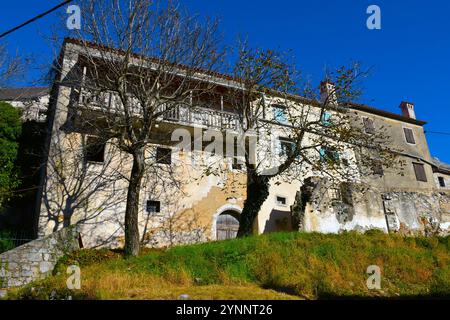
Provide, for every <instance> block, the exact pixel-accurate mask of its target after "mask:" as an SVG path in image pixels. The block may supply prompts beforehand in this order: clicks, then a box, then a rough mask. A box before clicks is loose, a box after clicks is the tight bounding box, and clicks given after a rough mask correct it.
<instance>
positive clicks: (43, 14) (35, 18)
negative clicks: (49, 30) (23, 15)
mask: <svg viewBox="0 0 450 320" xmlns="http://www.w3.org/2000/svg"><path fill="white" fill-rule="evenodd" d="M69 2H72V0H66V1H64V2H62V3H60V4H58V5H57V6H56V7H53V8H51V9H50V10H47V11H45V12H43V13H41V14H39V15H37V16H35V17H34V18H31V19H30V20H28V21H25V22H24V23H22V24H20V25H18V26H17V27H14V28H12V29H10V30H8V31H6V32H3V33H2V34H0V39H1V38H3V37H5V36H7V35H8V34H10V33H13V32H14V31H16V30H19V29H20V28H23V27H25V26H26V25H28V24H30V23H32V22H34V21H36V20H38V19H40V18H42V17H44V16H46V15H48V14H49V13H52V12H53V11H55V10H57V9H59V8H61V7H62V6H64V5H66V4H68V3H69Z"/></svg>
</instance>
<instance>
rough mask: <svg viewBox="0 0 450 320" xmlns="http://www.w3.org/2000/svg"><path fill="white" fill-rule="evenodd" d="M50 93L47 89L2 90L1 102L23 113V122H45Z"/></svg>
mask: <svg viewBox="0 0 450 320" xmlns="http://www.w3.org/2000/svg"><path fill="white" fill-rule="evenodd" d="M49 98H50V93H49V89H48V88H47V87H25V88H0V101H5V102H8V103H10V104H11V105H12V106H13V107H16V108H18V109H20V110H21V111H22V120H23V121H29V120H34V121H38V122H45V120H46V113H47V106H48V103H49Z"/></svg>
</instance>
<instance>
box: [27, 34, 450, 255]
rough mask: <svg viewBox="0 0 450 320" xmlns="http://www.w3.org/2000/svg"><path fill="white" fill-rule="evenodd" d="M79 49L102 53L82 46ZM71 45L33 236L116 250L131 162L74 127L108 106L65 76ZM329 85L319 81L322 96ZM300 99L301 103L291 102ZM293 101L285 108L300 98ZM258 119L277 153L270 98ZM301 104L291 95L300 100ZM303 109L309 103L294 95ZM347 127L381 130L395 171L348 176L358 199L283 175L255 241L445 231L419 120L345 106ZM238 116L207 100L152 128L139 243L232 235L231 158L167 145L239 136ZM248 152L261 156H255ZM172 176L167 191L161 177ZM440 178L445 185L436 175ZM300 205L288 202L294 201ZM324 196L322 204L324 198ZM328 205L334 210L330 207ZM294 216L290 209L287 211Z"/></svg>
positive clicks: (67, 61)
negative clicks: (211, 132)
mask: <svg viewBox="0 0 450 320" xmlns="http://www.w3.org/2000/svg"><path fill="white" fill-rule="evenodd" d="M88 47H89V50H93V51H96V50H104V48H101V47H98V46H96V45H95V44H88ZM83 50H86V48H84V47H82V45H81V44H80V42H79V41H77V40H74V39H66V41H65V42H64V45H63V48H62V51H61V59H60V63H61V71H60V73H59V75H58V79H56V81H55V84H54V88H53V89H54V90H53V92H54V94H53V97H52V99H51V100H52V101H51V103H50V112H49V121H48V124H49V136H48V142H47V145H48V155H47V157H46V164H45V166H44V169H43V171H42V179H41V191H40V193H39V195H38V215H37V216H38V219H37V221H36V224H37V226H38V230H39V232H38V236H39V237H42V236H45V235H47V234H50V233H52V232H54V231H56V230H59V229H61V228H63V227H66V226H68V225H72V224H78V225H79V226H80V230H81V234H82V238H83V242H84V245H85V246H88V247H95V246H103V245H107V246H120V245H122V244H123V239H124V238H123V221H124V212H125V203H126V201H125V199H126V190H127V181H126V179H124V178H123V177H124V176H126V175H127V174H129V170H130V157H129V156H127V155H126V154H123V153H121V152H119V151H118V150H117V147H116V146H115V143H114V141H107V142H106V143H104V142H100V140H99V139H97V138H98V137H96V135H94V134H92V133H90V132H86V131H85V130H83V127H84V125H85V124H86V123H87V122H88V121H89V119H93V118H94V117H95V105H96V102H98V99H101V100H102V102H105V101H106V103H107V104H108V105H113V104H114V101H115V97H114V94H112V93H109V94H108V93H105V94H103V95H102V96H92V95H90V93H89V90H87V89H85V88H83V85H82V83H81V82H80V81H78V82H77V81H69V80H70V79H71V76H72V75H73V74H74V73H76V72H77V71H76V70H78V72H79V70H83V69H84V68H86V67H85V66H84V67H80V63H81V61H83V59H82V57H83V52H84V51H83ZM215 77H216V79H215V81H217V83H218V84H219V86H220V87H224V88H226V87H227V86H231V85H232V81H231V80H230V79H229V78H227V77H226V76H221V75H215ZM330 86H331V84H328V83H326V85H325V86H324V89H323V90H324V93H326V92H325V91H326V90H327V89H329V87H330ZM297 98H299V99H300V98H301V97H297ZM297 98H296V97H293V98H292V103H298V102H297V100H298V99H297ZM266 99H267V110H265V112H264V117H267V119H271V120H275V121H276V124H274V126H273V128H272V129H273V130H271V136H275V137H276V139H277V145H278V146H279V147H281V148H283V137H282V136H283V134H282V133H283V130H285V127H286V126H285V124H284V123H283V121H282V120H283V119H282V118H283V112H284V111H283V110H280V108H279V107H278V106H277V105H276V103H275V102H274V101H275V100H276V99H275V98H274V97H270V96H269V97H266ZM300 100H301V99H300ZM301 101H303V102H302V103H304V104H305V103H307V102H305V101H304V100H301ZM349 108H350V109H351V111H352V119H353V122H354V123H353V124H354V125H355V126H356V127H358V128H360V130H364V132H365V133H366V134H367V135H371V134H373V132H375V131H376V130H378V129H379V128H381V127H383V128H386V130H387V132H388V135H389V136H390V138H391V139H390V143H391V146H390V147H392V149H393V150H396V151H395V152H396V153H398V157H400V158H401V160H402V161H403V163H404V165H403V166H404V169H403V170H402V172H401V174H400V172H398V171H396V170H392V169H387V168H383V167H382V166H381V167H379V168H377V170H375V171H374V172H373V173H372V174H363V173H362V171H358V172H359V174H358V177H357V182H358V183H356V184H362V183H364V184H365V185H369V186H370V188H369V190H368V191H366V192H359V191H357V190H356V189H355V188H353V187H352V186H351V185H350V186H347V185H346V184H342V185H341V186H338V187H333V188H331V187H330V186H329V185H328V183H327V181H326V179H322V178H320V177H318V176H317V174H316V173H315V172H314V170H308V169H302V170H303V171H299V173H298V174H297V175H296V176H295V177H292V179H290V181H288V180H289V179H288V180H286V179H285V180H280V181H277V183H272V184H271V187H270V195H269V197H268V198H267V200H266V201H265V202H264V204H263V206H262V208H261V211H260V214H259V216H258V218H257V221H256V223H255V226H254V232H255V233H256V234H260V233H265V232H273V231H279V230H293V229H294V230H296V229H299V230H305V231H318V232H340V231H343V230H360V231H364V230H369V229H381V230H383V231H385V232H397V231H398V232H410V233H416V232H417V233H424V232H441V233H445V232H448V230H449V227H450V212H449V206H448V203H449V199H450V197H449V193H448V190H445V189H444V188H443V187H442V184H438V185H437V184H436V182H435V179H437V180H438V182H440V181H441V179H440V177H441V175H440V174H442V175H444V174H445V177H444V183H447V181H448V172H449V171H448V170H447V169H448V168H447V169H446V167H445V166H444V165H441V164H438V163H437V162H436V161H435V160H433V158H432V157H431V155H430V151H429V149H428V144H427V141H426V137H425V133H424V129H423V125H424V124H425V122H424V121H420V120H417V119H416V116H415V110H414V105H413V104H412V103H408V102H402V103H401V105H400V109H401V114H394V113H390V112H386V111H382V110H379V109H375V108H372V107H369V106H365V105H356V104H352V105H350V106H349ZM237 121H238V115H237V114H235V113H233V112H232V110H229V108H228V107H227V104H226V102H224V100H223V99H220V98H219V99H216V100H211V101H207V103H203V104H201V105H199V106H196V107H195V108H183V107H181V106H180V108H177V109H176V110H175V112H171V113H170V114H165V115H164V116H162V117H161V118H160V119H159V121H158V123H157V125H155V128H154V130H155V141H154V143H152V144H151V145H149V146H148V158H149V159H150V160H149V161H153V165H152V166H151V167H152V169H151V172H149V173H148V174H147V175H146V178H145V179H144V180H145V181H144V182H143V188H142V194H141V196H140V199H141V205H140V208H139V214H140V221H139V223H140V231H141V235H142V241H143V243H145V244H147V245H152V246H165V245H171V244H176V243H186V242H195V241H206V240H216V239H225V238H232V237H234V236H235V235H236V232H237V228H238V226H239V215H240V212H241V211H242V207H243V203H244V200H245V197H246V195H245V190H246V189H245V184H244V182H245V175H244V174H243V172H242V168H241V167H240V166H239V163H238V162H237V161H236V160H237V159H236V157H234V156H232V157H222V156H221V155H215V154H211V153H207V152H205V151H204V150H188V151H186V150H176V149H174V147H173V144H169V143H166V140H165V139H162V138H161V139H159V138H158V137H166V136H167V134H168V133H170V132H173V131H174V130H175V129H177V128H180V127H181V128H183V129H186V130H187V131H188V132H190V133H192V134H194V135H195V132H196V131H198V130H200V131H201V130H206V129H209V128H215V129H219V130H222V129H227V130H229V131H236V130H237ZM344 153H345V154H343V155H342V157H343V158H345V159H346V164H347V166H348V167H349V168H350V167H352V168H356V169H357V170H359V169H360V168H359V165H358V163H359V161H358V159H360V158H361V157H363V156H364V153H361V152H360V150H358V149H357V148H352V147H348V148H347V149H346V150H345V152H344ZM257 156H258V157H261V155H260V154H259V153H258V154H257ZM205 166H206V167H208V166H210V167H214V168H220V169H221V170H220V174H217V175H205V174H204V168H205ZM173 176H175V177H176V178H177V181H178V182H177V185H176V186H174V185H173V183H172V182H171V179H170V178H171V177H173ZM445 179H447V180H445ZM302 196H303V199H304V200H305V201H304V203H303V205H302V206H300V207H301V208H300V209H301V210H300V212H297V211H298V210H297V211H296V210H294V209H295V208H297V207H298V202H299V201H298V200H299V198H300V197H302ZM327 200H330V201H327ZM330 203H338V204H339V205H332V204H330ZM294 211H296V212H297V214H295V215H294V214H293V212H294Z"/></svg>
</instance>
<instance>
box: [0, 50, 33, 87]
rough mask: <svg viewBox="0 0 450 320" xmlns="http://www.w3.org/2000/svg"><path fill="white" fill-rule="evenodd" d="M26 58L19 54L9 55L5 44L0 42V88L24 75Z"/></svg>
mask: <svg viewBox="0 0 450 320" xmlns="http://www.w3.org/2000/svg"><path fill="white" fill-rule="evenodd" d="M26 65H27V60H26V59H23V58H22V57H21V56H19V55H14V56H12V55H10V54H9V52H8V49H7V46H6V44H0V88H2V87H5V86H7V85H8V84H9V83H10V82H11V81H13V80H17V79H19V78H20V77H21V76H23V75H24V73H25V69H26Z"/></svg>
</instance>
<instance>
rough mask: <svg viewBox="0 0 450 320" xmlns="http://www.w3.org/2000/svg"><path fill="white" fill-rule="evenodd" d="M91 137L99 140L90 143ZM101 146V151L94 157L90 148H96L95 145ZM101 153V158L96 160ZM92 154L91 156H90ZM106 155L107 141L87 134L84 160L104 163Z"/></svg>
mask: <svg viewBox="0 0 450 320" xmlns="http://www.w3.org/2000/svg"><path fill="white" fill-rule="evenodd" d="M89 139H94V140H97V141H100V143H99V142H94V143H89ZM99 145H100V146H101V147H100V150H99V151H96V152H95V155H94V156H93V157H92V154H93V153H92V150H89V149H91V148H94V147H95V146H99ZM100 153H101V160H95V159H94V158H96V157H97V156H98V155H99V154H100ZM90 155H91V157H90ZM105 155H106V141H103V140H102V139H101V138H100V137H97V136H93V135H88V136H86V140H85V145H84V155H83V156H84V157H83V158H84V161H85V162H86V163H92V164H103V163H105Z"/></svg>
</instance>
